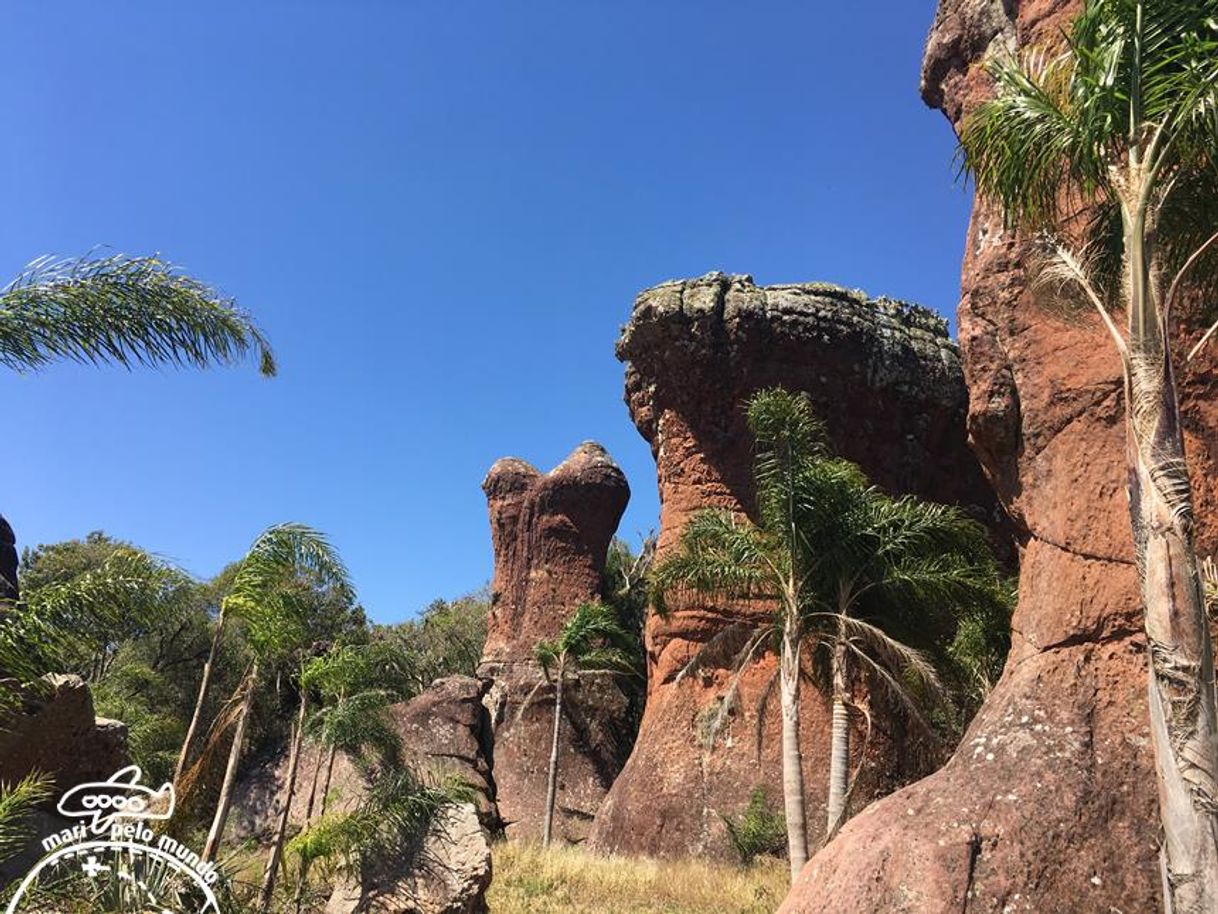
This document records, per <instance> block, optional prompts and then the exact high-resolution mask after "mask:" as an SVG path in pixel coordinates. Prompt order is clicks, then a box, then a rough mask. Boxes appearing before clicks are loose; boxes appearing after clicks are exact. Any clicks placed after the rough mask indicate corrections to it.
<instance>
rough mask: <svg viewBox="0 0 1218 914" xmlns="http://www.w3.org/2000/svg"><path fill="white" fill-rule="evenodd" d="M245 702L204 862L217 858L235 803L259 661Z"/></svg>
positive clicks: (230, 753)
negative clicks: (229, 814)
mask: <svg viewBox="0 0 1218 914" xmlns="http://www.w3.org/2000/svg"><path fill="white" fill-rule="evenodd" d="M247 680H248V684H247V686H246V693H245V702H244V703H243V704H242V706H241V716H240V717H238V718H237V727H236V730H235V731H234V732H233V745H232V748H230V749H229V750H228V764H227V765H226V766H225V768H224V781H223V782H222V783H221V785H220V799H219V800H218V801H217V802H216V815H215V817H214V818H213V819H212V821H211V829H210V830H209V831H208V832H207V843H205V844H204V845H203V853H202V854H201V855H200V857H201V859H202V860H203V862H204V863H208V862H210V861H212V860H214V859H215V858H216V851H217V850H218V849H219V847H220V837H221V836H222V835H223V834H224V825H225V823H226V822H227V821H228V810H229V807H230V806H231V805H232V803H233V782H234V781H236V779H237V763H238V762H239V761H240V760H241V744H242V743H244V742H245V726H246V724H247V723H249V719H250V712H251V711H253V709H254V692H255V691H256V690H257V685H258V662H257V661H255V662H254V665H253V666H252V667H251V668H250V672H249V676H248V677H247Z"/></svg>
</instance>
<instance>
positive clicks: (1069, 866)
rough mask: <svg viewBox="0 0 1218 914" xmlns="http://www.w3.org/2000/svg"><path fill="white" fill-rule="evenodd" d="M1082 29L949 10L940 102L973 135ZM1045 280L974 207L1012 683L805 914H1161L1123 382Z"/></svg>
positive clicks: (1202, 454)
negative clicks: (980, 113)
mask: <svg viewBox="0 0 1218 914" xmlns="http://www.w3.org/2000/svg"><path fill="white" fill-rule="evenodd" d="M1075 9H1076V5H1075V4H1073V3H1066V2H1060V0H1009V2H1007V3H1005V5H1004V3H1003V2H1002V0H942V2H941V3H940V5H939V12H938V15H937V16H936V19H935V25H934V29H933V31H932V33H931V36H930V40H929V42H928V45H927V57H926V61H925V64H924V71H923V94H924V97H925V98H926V99H927V100H928V101H929V102H930V103H931V104H933V105H936V106H939V107H941V108H942V110H943V111H944V113H945V114H947V116H948V118H949V120H950V121H951V122H952V124H953V126H956V125H958V123H959V119H960V117H961V116H962V115H963V114H964V113H966V112H967V111H969V110H970V109H971V108H972V107H974V106H975V105H976V104H977V103H978V102H979V101H980V100H981V99H983V98H984V97H985V94H986V92H987V91H988V89H987V85H986V78H985V76H984V74H983V72H982V70H981V64H982V62H983V60H984V57H985V54H986V52H987V49H991V48H994V47H996V46H998V45H1000V44H1002V43H1005V42H1009V41H1010V40H1012V39H1013V38H1017V39H1018V41H1019V42H1020V43H1021V44H1024V45H1027V44H1029V43H1039V42H1042V41H1044V40H1046V39H1050V38H1052V37H1053V36H1056V35H1059V34H1060V30H1061V29H1062V28H1063V27H1064V26H1065V25H1067V24H1068V22H1069V19H1070V17H1071V16H1072V14H1073V12H1074V10H1075ZM996 43H997V44H996ZM1026 262H1027V251H1026V249H1025V248H1024V247H1023V246H1022V244H1020V243H1019V241H1018V240H1017V239H1015V238H1013V237H1011V236H1010V235H1008V234H1006V233H1005V232H1004V231H1003V228H1002V223H1001V220H1000V219H999V218H998V217H997V215H996V214H995V213H994V212H993V211H992V210H991V209H990V208H989V207H988V206H986V205H985V204H984V203H982V202H979V203H978V204H977V205H975V207H974V211H973V218H972V223H971V225H970V227H969V237H968V242H967V246H966V253H965V260H964V266H963V279H962V296H961V301H960V308H959V327H960V348H961V354H962V358H963V363H964V372H965V376H966V378H967V381H968V387H969V394H970V397H969V412H968V429H969V435H970V439H971V442H972V444H973V447H974V449H975V451H976V453H977V454H978V456H979V457H980V458H981V460H982V463H983V465H984V466H985V469H986V472H987V474H988V475H989V477H990V479H991V480H992V482H993V484H994V487H995V489H996V491H997V492H998V495H999V497H1000V498H1001V499H1002V502H1003V504H1004V506H1005V507H1006V508H1007V510H1008V512H1009V514H1010V515H1011V517H1012V518H1013V520H1014V522H1015V525H1016V528H1017V536H1018V539H1019V541H1020V543H1021V546H1020V579H1019V603H1018V607H1017V609H1016V611H1015V615H1014V619H1013V620H1012V628H1013V633H1012V642H1013V644H1012V651H1011V655H1010V658H1009V659H1008V662H1007V666H1006V670H1005V672H1004V673H1003V676H1002V678H1001V680H1000V681H999V683H998V684H997V686H996V687H995V689H994V691H993V692H992V693H991V695H990V696H989V698H988V699H987V701H986V703H985V705H984V706H983V707H982V709H981V711H980V712H979V713H978V715H977V717H976V719H975V720H974V721H973V723H972V725H971V726H970V728H969V730H968V733H967V734H966V735H965V738H964V740H963V742H962V743H961V745H960V747H959V748H958V749H957V751H956V753H955V754H954V756H953V757H952V758H951V760H950V761H949V762H948V763H947V765H946V766H944V768H943V769H942V770H940V771H938V772H936V773H935V774H934V775H932V776H930V777H928V778H926V779H924V780H922V781H919V782H918V783H916V784H913V785H911V786H909V787H907V788H905V789H903V790H901V791H899V792H897V793H895V794H893V795H892V796H890V797H887V798H885V799H884V800H881V801H880V802H878V803H875V804H873V805H872V806H870V807H869V808H867V809H866V810H864V811H863V812H862V813H861V814H859V815H858V816H856V817H855V818H854V819H853V820H852V821H851V822H850V823H849V824H848V825H847V826H846V827H845V828H844V829H843V830H842V832H841V834H840V835H839V836H838V837H837V838H836V839H835V840H834V841H833V842H832V843H831V844H829V845H828V846H827V847H826V848H825V849H824V850H822V851H821V852H820V853H819V854H817V855H816V856H815V857H814V858H813V859H812V860H811V861H810V862H809V864H808V866H807V868H806V869H805V870H804V872H803V874H802V875H801V877H800V879H799V881H798V883H797V885H796V886H795V888H794V889H793V890H792V893H791V895H790V897H789V898H788V899H787V901H786V903H785V904H784V906H783V908H782V909H781V910H782V911H783V912H787V914H796V912H799V914H813V912H828V911H833V912H835V914H871V912H876V914H878V912H885V914H915V912H916V914H949V912H950V914H961V912H964V914H1017V912H1020V914H1022V912H1036V914H1133V912H1139V914H1141V912H1158V911H1161V907H1160V901H1159V897H1158V895H1159V888H1158V865H1157V860H1156V855H1157V849H1158V841H1159V835H1160V829H1159V824H1158V816H1157V809H1156V798H1155V787H1154V774H1153V761H1152V755H1151V747H1150V742H1149V728H1148V723H1147V709H1146V699H1145V692H1146V659H1145V653H1144V639H1143V636H1142V614H1141V609H1140V606H1139V601H1138V595H1137V584H1136V579H1135V574H1134V569H1133V566H1132V554H1133V550H1132V544H1131V537H1130V532H1129V520H1128V509H1127V505H1126V499H1125V493H1124V479H1125V468H1124V458H1123V448H1124V442H1123V435H1124V431H1123V403H1122V392H1121V384H1120V375H1119V365H1118V362H1117V358H1116V356H1115V354H1114V353H1113V351H1112V350H1111V348H1110V346H1109V344H1108V342H1107V339H1106V338H1105V336H1104V334H1103V332H1102V330H1101V329H1100V328H1099V327H1098V325H1097V324H1096V322H1095V321H1093V320H1092V319H1091V318H1090V316H1089V315H1087V316H1083V317H1078V318H1066V317H1063V316H1061V315H1059V314H1055V313H1053V312H1051V311H1049V310H1046V309H1045V308H1044V307H1043V306H1042V304H1041V303H1039V302H1037V301H1036V300H1035V299H1034V297H1033V295H1032V294H1031V293H1030V292H1029V291H1028V282H1027V279H1026V275H1025V266H1026ZM1187 323H1188V322H1187V321H1186V324H1187ZM1187 329H1189V330H1191V331H1192V332H1194V334H1195V330H1193V328H1191V327H1189V328H1187ZM1208 362H1209V364H1210V365H1212V364H1213V363H1214V358H1213V356H1212V355H1211V357H1210V358H1209V360H1208ZM1216 385H1218V377H1216V376H1215V373H1214V372H1213V370H1212V369H1209V368H1206V367H1205V360H1201V364H1196V363H1194V364H1193V365H1192V366H1190V368H1189V369H1188V370H1187V371H1186V372H1185V373H1184V376H1183V377H1182V379H1181V395H1182V399H1183V402H1184V415H1185V425H1186V440H1187V446H1188V450H1189V456H1190V460H1191V466H1192V476H1193V485H1194V489H1195V492H1196V496H1197V517H1198V533H1199V541H1198V548H1199V550H1200V552H1201V554H1202V555H1207V554H1210V553H1212V551H1213V550H1214V548H1215V533H1216V532H1218V525H1216V524H1215V521H1214V517H1213V507H1214V504H1215V497H1214V496H1215V489H1214V486H1215V478H1216V476H1218V473H1215V470H1216V469H1218V466H1216V464H1218V407H1216V406H1215V405H1214V404H1215V403H1216V402H1218V401H1216V400H1215V396H1214V395H1215V392H1216V391H1215V387H1216Z"/></svg>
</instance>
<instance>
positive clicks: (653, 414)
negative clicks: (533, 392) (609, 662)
mask: <svg viewBox="0 0 1218 914" xmlns="http://www.w3.org/2000/svg"><path fill="white" fill-rule="evenodd" d="M617 352H618V357H619V358H620V359H622V360H623V361H625V362H626V363H627V368H626V402H627V404H628V406H629V408H630V412H631V415H632V417H633V419H634V422H635V424H636V425H637V427H638V429H639V431H640V432H641V433H642V435H643V437H644V438H646V439H647V441H648V442H650V444H651V448H652V453H653V454H654V455H655V459H656V469H657V474H658V481H659V488H660V501H661V510H660V532H659V546H658V548H659V552H660V554H661V555H662V554H663V552H664V551H665V550H666V549H669V548H671V547H672V545H673V544H674V543H675V542H676V541H677V539H678V537H679V535H680V532H681V529H682V528H683V526H684V525H685V523H686V521H687V520H688V519H689V518H690V516H691V515H692V514H693V513H694V512H695V511H697V510H699V509H702V508H707V507H723V508H728V509H731V510H740V511H745V512H747V511H749V510H751V505H752V501H753V499H752V482H751V479H752V474H751V470H752V449H751V442H750V437H749V434H748V430H747V428H746V425H745V415H744V401H745V400H746V399H747V397H748V396H749V395H750V394H751V393H753V392H755V391H757V390H759V389H762V388H766V387H771V386H775V385H782V386H784V387H786V388H788V389H791V390H799V391H805V392H807V393H808V394H809V396H810V397H811V398H812V400H813V402H814V404H815V406H816V408H817V410H818V412H819V413H820V415H821V416H822V417H823V418H824V420H825V422H826V424H827V426H828V429H829V433H830V436H831V437H832V439H833V442H834V444H835V446H836V447H837V449H838V450H839V452H840V453H842V454H843V455H844V456H846V457H849V458H850V459H852V460H854V461H856V462H858V463H859V464H861V465H862V466H863V468H864V469H865V470H866V471H867V473H868V474H869V475H870V476H871V477H872V478H873V479H874V480H875V481H876V482H877V483H879V484H880V485H882V486H884V487H885V488H887V489H889V490H891V491H893V492H898V493H914V494H917V495H920V496H924V497H928V498H932V499H935V500H937V501H943V502H951V503H956V504H961V505H964V506H966V507H967V508H968V509H969V510H970V511H971V512H972V513H974V514H975V515H976V516H977V517H978V519H979V520H982V521H984V522H987V523H990V524H991V525H992V526H994V527H995V529H999V528H1000V527H1001V519H1000V517H999V516H998V514H997V513H996V512H997V509H996V504H995V501H994V498H993V495H992V493H991V492H990V490H989V487H988V486H987V484H986V482H985V480H984V478H983V476H982V473H981V470H980V468H979V466H978V464H977V461H976V459H975V458H974V457H973V455H972V454H971V453H970V452H969V451H968V448H967V446H966V443H965V430H964V420H965V405H966V399H967V397H966V391H965V387H964V381H963V377H962V374H961V370H960V363H959V359H958V356H957V353H956V349H955V347H954V345H953V344H952V343H951V341H950V340H949V339H948V335H947V328H946V324H945V322H944V321H943V320H942V319H941V318H939V317H937V316H936V315H934V314H933V313H932V312H930V311H927V310H926V309H923V308H920V307H918V306H915V305H910V304H907V303H903V302H897V301H892V300H889V299H869V298H868V297H867V296H866V295H864V294H863V293H861V292H857V291H851V290H847V289H843V288H840V287H837V286H832V285H828V284H803V285H786V286H770V287H764V288H762V287H758V286H756V285H754V284H753V282H752V280H751V279H750V278H749V277H747V276H725V275H723V274H720V273H714V274H710V275H708V276H705V277H702V278H701V279H697V280H688V281H683V282H671V283H665V284H664V285H661V286H657V287H656V288H654V289H650V290H648V291H646V292H644V293H642V294H641V295H640V296H639V298H638V300H637V301H636V303H635V306H634V311H633V314H632V316H631V319H630V322H629V323H628V324H627V326H626V327H625V329H624V331H623V334H622V337H621V339H620V340H619V341H618V347H617ZM1000 535H1001V534H1000ZM673 609H674V611H673V612H672V613H671V614H670V615H669V616H668V617H667V618H659V617H657V616H653V617H652V618H651V619H650V620H649V622H648V626H647V650H648V657H649V666H650V668H649V694H648V699H647V707H646V710H645V712H644V717H643V723H642V728H641V730H640V733H639V738H638V741H637V743H636V745H635V749H634V752H633V754H632V755H631V757H630V761H629V763H628V764H627V766H626V768H625V770H624V771H623V772H622V774H621V776H620V777H619V778H618V779H617V782H616V783H615V784H614V786H613V790H612V791H611V792H610V794H609V797H608V798H607V800H606V802H605V805H604V806H603V807H602V809H601V811H600V813H599V814H598V816H597V820H596V823H595V827H594V829H593V833H592V843H593V844H594V846H596V847H598V848H600V849H602V850H606V851H612V852H623V853H645V854H660V855H681V854H704V853H711V854H715V855H719V856H725V855H727V854H729V853H730V850H729V845H728V841H727V836H726V830H725V828H724V826H723V822H722V819H721V816H723V815H731V814H735V813H737V812H738V811H739V810H740V809H742V808H743V807H744V806H745V805H746V804H747V802H748V798H749V794H750V792H751V791H752V790H753V789H754V788H756V787H759V786H761V787H765V788H767V791H768V793H769V796H770V797H771V799H772V800H773V801H774V802H775V803H776V804H777V801H778V798H779V796H780V787H779V772H780V767H781V766H780V764H779V760H778V749H779V738H778V735H779V718H778V707H777V701H776V700H775V701H769V702H765V703H764V706H760V705H761V703H760V702H759V699H760V697H761V696H762V695H763V694H764V693H765V692H766V688H767V685H768V684H769V683H770V682H771V680H772V674H773V671H774V668H775V663H776V660H775V657H774V656H773V655H772V654H767V655H765V656H763V657H761V658H759V659H758V660H757V661H755V662H753V663H751V664H750V665H749V666H748V667H747V669H746V670H745V672H744V674H743V676H742V678H741V680H740V690H739V696H738V700H737V701H736V702H735V710H734V711H733V712H732V713H731V714H730V715H729V721H730V722H729V724H728V727H727V730H726V732H725V733H724V734H723V735H722V736H720V738H719V739H717V740H716V741H714V743H713V744H712V743H711V742H710V741H709V739H708V733H707V724H708V722H709V721H710V719H711V718H712V717H714V716H715V715H716V714H717V713H718V710H719V708H720V706H721V703H722V702H723V701H724V700H725V693H726V692H727V690H728V687H729V682H730V680H731V668H732V664H733V659H734V654H735V651H736V649H738V647H739V639H734V638H733V635H734V634H735V633H737V632H740V631H742V630H743V629H744V628H745V627H746V626H747V625H749V624H750V623H751V622H755V621H756V616H755V615H750V613H749V612H748V611H747V610H746V609H742V608H740V607H729V606H719V605H709V603H708V602H705V601H704V602H697V601H695V602H686V603H683V604H681V605H679V606H676V607H674V608H673ZM733 640H735V641H736V642H737V643H736V644H735V645H734V646H733V644H732V642H733ZM712 642H713V649H711V650H706V646H707V645H708V644H711V643H712ZM700 652H701V653H702V660H701V661H700V668H699V670H698V673H697V674H696V675H690V676H684V677H679V676H678V674H679V673H680V671H681V670H682V669H683V668H685V667H686V666H687V665H688V663H689V661H690V660H691V658H693V657H694V656H696V655H698V654H699V653H700ZM758 714H760V715H761V720H760V723H759V722H758V719H757V718H758ZM828 726H829V717H828V709H827V707H826V705H825V702H824V699H823V697H822V696H821V695H820V694H819V693H818V692H817V690H815V689H812V688H808V689H806V690H804V698H803V734H802V737H803V748H804V762H805V765H806V771H805V780H806V783H807V785H808V796H809V807H810V808H809V821H810V822H812V823H814V824H819V823H821V822H823V821H824V817H825V812H824V802H825V785H824V783H823V781H824V778H823V773H824V772H825V771H827V758H828ZM877 729H883V728H882V727H880V728H877ZM758 730H759V731H760V733H761V743H760V757H758V754H757V749H756V740H755V739H754V733H755V732H757V731H758ZM858 736H859V734H856V739H855V740H854V744H855V746H858V745H859V744H860V742H861V740H859V739H858V738H857V737H858ZM900 742H901V734H900V733H890V732H878V733H876V734H875V735H873V737H872V740H871V744H870V751H869V757H868V759H867V760H866V763H865V764H864V765H863V768H862V774H861V777H860V781H859V786H858V788H857V790H856V792H855V795H854V797H855V802H856V804H862V803H865V802H866V801H867V800H869V799H871V798H872V797H874V796H877V795H881V794H883V793H886V792H888V791H890V790H892V789H893V788H894V787H896V786H898V785H900V784H901V783H905V782H907V781H908V780H909V779H911V778H913V777H916V776H917V775H919V774H921V773H924V772H923V770H921V769H920V768H919V767H918V765H919V763H918V762H916V761H914V760H913V759H912V758H911V757H910V756H911V753H903V752H901V751H899V750H898V748H897V746H898V745H899V744H900ZM856 761H857V760H856Z"/></svg>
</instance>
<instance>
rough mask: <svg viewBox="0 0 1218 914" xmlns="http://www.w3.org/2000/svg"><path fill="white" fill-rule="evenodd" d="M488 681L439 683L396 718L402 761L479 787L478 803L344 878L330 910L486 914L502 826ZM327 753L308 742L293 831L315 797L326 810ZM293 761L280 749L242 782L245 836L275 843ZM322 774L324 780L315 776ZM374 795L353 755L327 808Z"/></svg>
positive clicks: (339, 762)
mask: <svg viewBox="0 0 1218 914" xmlns="http://www.w3.org/2000/svg"><path fill="white" fill-rule="evenodd" d="M487 687H488V684H487V683H484V682H482V681H480V680H477V679H474V678H472V677H469V676H448V677H445V678H443V679H438V680H436V681H435V682H434V683H432V685H431V686H430V687H429V688H427V689H426V690H425V691H424V692H423V693H422V694H420V695H418V696H416V697H415V698H413V699H411V700H410V701H407V702H402V703H401V704H397V705H394V706H393V707H392V708H391V709H390V713H391V715H392V717H393V720H394V723H395V729H396V730H397V732H398V734H399V735H400V736H401V739H402V752H403V757H404V761H405V762H406V763H407V764H409V765H411V767H412V768H413V769H414V770H415V772H416V773H417V774H418V776H419V777H420V779H422V780H423V781H424V782H429V783H441V782H443V781H446V780H451V779H456V780H459V781H462V782H464V783H465V784H467V785H469V786H470V787H472V788H473V790H474V802H472V803H462V804H459V805H457V806H454V807H450V808H447V809H445V810H444V811H442V812H441V814H440V815H438V816H437V817H436V819H435V820H434V821H433V822H432V824H431V826H430V827H429V829H428V831H427V834H426V836H425V837H424V838H423V839H422V840H421V841H420V842H418V843H417V844H415V845H413V846H411V847H409V848H407V849H406V852H405V853H403V854H401V855H394V856H393V857H392V859H391V860H388V861H386V862H385V863H384V864H382V865H379V866H377V867H369V868H367V870H366V871H365V872H363V873H362V874H361V878H360V880H358V881H347V882H340V883H339V884H338V885H336V886H335V888H334V891H333V893H332V894H331V896H330V898H329V900H328V902H327V907H326V910H327V911H328V912H332V914H346V912H355V911H360V912H383V914H389V912H394V914H398V912H401V914H481V912H483V911H485V909H486V908H485V901H484V900H483V896H484V894H485V892H486V887H487V886H488V885H489V884H490V873H491V851H490V835H491V834H492V833H493V832H495V831H497V830H498V829H499V828H500V825H499V813H498V808H497V806H496V804H495V782H494V779H493V777H492V773H491V745H490V740H489V736H490V721H489V716H488V713H487V710H486V708H485V707H484V706H483V704H482V700H483V698H484V696H485V694H486V690H487ZM326 762H327V753H326V752H324V751H319V750H318V748H317V747H315V746H311V745H306V747H305V748H304V750H303V754H302V756H301V763H300V771H299V774H298V782H297V786H296V794H295V796H294V797H293V799H292V814H291V815H292V818H291V821H292V824H293V831H295V829H296V828H297V827H298V826H299V824H300V823H302V822H303V821H304V819H305V814H306V812H307V809H308V804H309V796H310V794H311V793H312V794H313V795H314V813H313V815H314V816H315V817H316V816H317V815H318V814H319V813H320V803H321V793H322V787H323V785H324V783H325V777H326V773H325V766H326ZM287 769H288V757H287V752H281V753H280V754H279V755H278V756H277V757H275V758H274V759H271V760H270V761H269V762H268V763H266V764H264V765H261V766H258V767H256V768H255V769H254V770H253V771H251V772H250V773H249V774H248V775H246V776H245V777H243V778H242V780H241V781H240V782H239V783H238V786H237V792H236V794H235V796H234V801H233V807H232V812H231V814H230V817H229V830H230V835H231V836H232V837H233V838H235V839H237V840H245V839H249V838H254V839H256V840H258V841H261V842H265V841H268V840H270V838H271V837H272V835H273V831H274V828H275V826H276V825H277V824H278V821H279V816H280V814H281V813H282V810H283V801H284V798H285V793H286V786H287ZM315 772H316V773H317V777H316V781H315V780H314V773H315ZM366 792H367V783H366V781H365V779H364V777H363V775H362V774H361V773H360V771H359V769H358V768H357V767H356V766H355V765H354V764H353V763H352V761H351V760H350V759H348V758H347V757H345V756H344V755H342V754H341V753H340V754H338V755H337V756H336V758H335V762H334V769H333V774H332V777H331V781H330V790H329V792H328V793H327V797H328V801H327V812H340V813H341V812H348V811H350V810H352V809H354V808H355V807H357V806H358V805H359V803H360V801H361V800H362V799H363V797H364V795H365V794H366Z"/></svg>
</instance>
